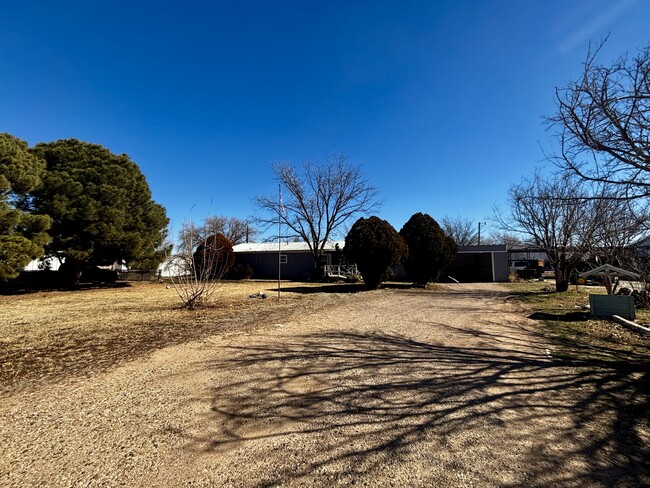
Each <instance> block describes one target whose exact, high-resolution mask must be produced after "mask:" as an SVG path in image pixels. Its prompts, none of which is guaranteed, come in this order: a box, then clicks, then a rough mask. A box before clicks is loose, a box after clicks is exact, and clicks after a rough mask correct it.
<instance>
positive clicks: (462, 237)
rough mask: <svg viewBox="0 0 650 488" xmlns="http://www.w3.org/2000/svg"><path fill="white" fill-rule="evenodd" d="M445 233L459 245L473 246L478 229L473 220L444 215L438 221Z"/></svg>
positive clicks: (476, 242) (475, 242) (476, 240)
mask: <svg viewBox="0 0 650 488" xmlns="http://www.w3.org/2000/svg"><path fill="white" fill-rule="evenodd" d="M440 223H441V224H442V229H443V230H444V231H445V234H447V235H448V236H450V237H451V238H452V239H454V241H456V244H457V245H459V246H475V245H476V244H478V230H477V227H476V225H474V221H473V220H471V219H467V218H464V217H461V216H457V217H455V218H451V217H448V216H447V215H445V216H444V217H443V218H442V220H441V221H440Z"/></svg>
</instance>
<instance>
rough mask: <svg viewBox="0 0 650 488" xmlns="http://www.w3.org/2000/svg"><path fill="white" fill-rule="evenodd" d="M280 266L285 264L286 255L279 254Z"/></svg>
mask: <svg viewBox="0 0 650 488" xmlns="http://www.w3.org/2000/svg"><path fill="white" fill-rule="evenodd" d="M280 264H287V255H286V254H280Z"/></svg>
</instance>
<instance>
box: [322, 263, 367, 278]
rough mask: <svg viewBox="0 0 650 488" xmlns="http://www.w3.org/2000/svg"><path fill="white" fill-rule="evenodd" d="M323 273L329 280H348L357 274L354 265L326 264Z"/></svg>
mask: <svg viewBox="0 0 650 488" xmlns="http://www.w3.org/2000/svg"><path fill="white" fill-rule="evenodd" d="M323 273H324V274H325V276H328V277H330V278H349V277H351V276H355V275H357V274H359V272H358V271H357V265H356V264H326V265H325V266H323Z"/></svg>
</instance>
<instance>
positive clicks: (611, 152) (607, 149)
mask: <svg viewBox="0 0 650 488" xmlns="http://www.w3.org/2000/svg"><path fill="white" fill-rule="evenodd" d="M602 46H603V43H601V44H600V45H598V46H597V48H596V49H595V50H591V49H590V50H589V52H588V54H587V58H586V60H585V63H584V69H583V73H582V76H581V77H580V78H579V79H578V80H576V81H573V82H570V83H569V84H568V85H567V86H566V87H565V88H562V89H558V90H556V101H557V106H558V110H557V113H556V114H555V115H554V116H552V117H548V118H547V122H548V124H549V125H550V126H551V127H557V128H559V133H558V136H557V137H558V143H559V151H558V152H557V153H556V154H551V155H550V156H549V158H550V159H551V160H552V161H553V162H554V163H555V164H557V165H558V166H559V167H561V168H563V169H565V170H566V171H568V172H570V173H572V174H575V175H577V176H579V177H580V178H582V179H584V180H588V181H592V182H599V183H605V184H609V185H615V186H619V187H621V188H622V191H617V192H615V194H616V198H617V199H631V200H634V199H639V198H644V197H647V196H650V46H647V47H645V48H643V49H641V50H640V51H639V53H638V54H637V55H636V56H635V57H633V58H629V57H628V56H627V55H623V56H621V57H620V58H619V59H617V60H616V61H614V62H613V63H612V64H611V65H609V66H605V65H602V64H599V63H598V60H597V58H598V54H599V52H600V50H601V48H602Z"/></svg>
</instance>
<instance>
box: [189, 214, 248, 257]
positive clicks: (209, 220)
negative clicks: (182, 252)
mask: <svg viewBox="0 0 650 488" xmlns="http://www.w3.org/2000/svg"><path fill="white" fill-rule="evenodd" d="M217 234H223V235H224V236H225V237H226V238H227V239H228V240H229V241H230V242H231V244H232V245H233V246H234V245H236V244H241V243H242V242H246V240H247V239H255V237H256V236H257V235H258V234H259V232H258V231H257V229H256V228H255V227H254V226H253V225H251V224H250V222H249V221H248V220H243V219H239V218H237V217H225V216H223V215H217V216H210V217H206V219H205V220H204V221H203V225H196V224H194V223H192V222H189V223H184V224H183V227H182V228H181V231H180V233H179V243H180V245H181V246H182V245H184V244H189V243H191V244H193V245H194V246H195V247H194V249H196V248H197V247H198V246H199V245H201V244H203V243H204V242H205V241H206V239H208V238H209V237H210V236H214V235H217Z"/></svg>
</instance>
